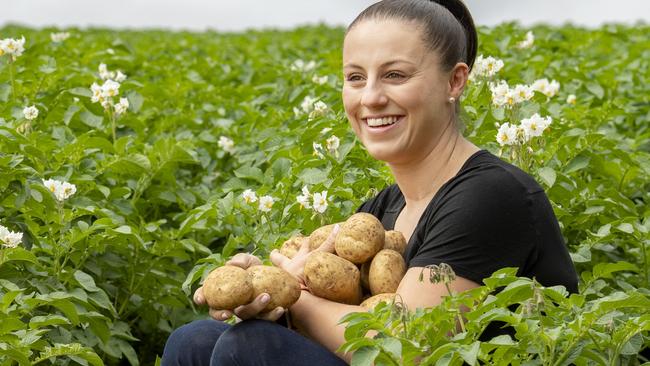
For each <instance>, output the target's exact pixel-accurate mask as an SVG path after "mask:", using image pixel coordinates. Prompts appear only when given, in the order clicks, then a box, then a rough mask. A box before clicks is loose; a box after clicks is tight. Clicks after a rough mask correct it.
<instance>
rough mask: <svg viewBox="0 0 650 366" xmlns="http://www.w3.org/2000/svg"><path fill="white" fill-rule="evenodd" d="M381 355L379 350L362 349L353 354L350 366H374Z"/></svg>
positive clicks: (374, 348)
mask: <svg viewBox="0 0 650 366" xmlns="http://www.w3.org/2000/svg"><path fill="white" fill-rule="evenodd" d="M378 355H379V348H376V347H367V346H365V347H361V348H360V349H358V350H356V351H355V352H354V353H353V354H352V361H351V362H350V366H372V365H373V362H374V361H375V359H376V358H377V356H378Z"/></svg>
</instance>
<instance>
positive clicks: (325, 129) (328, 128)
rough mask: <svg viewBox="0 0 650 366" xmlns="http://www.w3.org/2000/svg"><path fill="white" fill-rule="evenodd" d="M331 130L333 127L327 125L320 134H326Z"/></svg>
mask: <svg viewBox="0 0 650 366" xmlns="http://www.w3.org/2000/svg"><path fill="white" fill-rule="evenodd" d="M330 131H332V128H331V127H325V128H323V129H322V130H320V134H321V135H324V134H326V133H328V132H330Z"/></svg>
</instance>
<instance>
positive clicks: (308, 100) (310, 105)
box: [300, 95, 318, 113]
mask: <svg viewBox="0 0 650 366" xmlns="http://www.w3.org/2000/svg"><path fill="white" fill-rule="evenodd" d="M317 100H318V99H316V98H312V97H310V96H309V95H308V96H306V97H305V99H303V100H302V103H300V108H302V111H303V112H305V113H310V112H311V111H313V110H314V103H316V101H317Z"/></svg>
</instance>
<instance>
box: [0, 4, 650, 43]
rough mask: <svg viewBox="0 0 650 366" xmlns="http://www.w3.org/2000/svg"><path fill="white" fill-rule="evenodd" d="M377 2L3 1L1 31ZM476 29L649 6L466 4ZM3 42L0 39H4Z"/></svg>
mask: <svg viewBox="0 0 650 366" xmlns="http://www.w3.org/2000/svg"><path fill="white" fill-rule="evenodd" d="M374 2H375V1H374V0H273V1H271V0H2V11H1V12H0V25H4V24H6V23H21V24H25V25H30V26H35V27H42V26H48V25H55V26H58V27H67V26H77V27H86V26H108V27H116V28H125V27H129V28H149V27H156V28H167V29H190V30H199V31H200V30H205V29H208V28H210V29H216V30H226V31H238V30H244V29H247V28H266V27H276V28H291V27H294V26H296V25H300V24H307V23H318V22H325V23H328V24H335V25H344V24H347V23H349V22H350V21H351V20H352V19H354V17H355V16H356V15H357V14H358V13H359V12H360V11H361V10H363V9H364V8H365V7H367V6H368V5H370V4H372V3H374ZM466 3H467V5H468V7H469V8H470V11H471V12H472V14H473V16H474V18H475V20H476V23H477V24H484V25H494V24H498V23H500V22H503V21H509V20H518V21H519V22H521V23H522V24H524V25H530V24H533V23H537V22H545V23H551V24H562V23H565V22H572V23H575V24H579V25H586V26H592V27H593V26H598V25H601V24H602V23H604V22H625V23H633V22H635V21H637V20H643V21H645V22H646V23H650V0H617V1H598V0H541V1H540V0H466ZM0 36H1V35H0Z"/></svg>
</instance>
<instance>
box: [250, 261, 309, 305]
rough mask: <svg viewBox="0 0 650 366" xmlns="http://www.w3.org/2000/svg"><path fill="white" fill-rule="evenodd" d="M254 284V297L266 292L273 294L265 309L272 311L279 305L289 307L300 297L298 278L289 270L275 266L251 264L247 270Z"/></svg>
mask: <svg viewBox="0 0 650 366" xmlns="http://www.w3.org/2000/svg"><path fill="white" fill-rule="evenodd" d="M246 271H247V272H248V273H249V275H250V279H251V282H252V284H253V290H254V291H253V292H254V293H253V298H255V297H257V296H259V294H261V293H263V292H266V293H267V294H269V295H270V296H271V301H269V303H268V304H267V305H266V307H265V308H264V311H271V310H273V309H275V308H276V307H278V306H281V307H283V308H285V309H286V308H288V307H290V306H291V305H293V304H294V303H295V302H296V301H298V298H299V297H300V284H299V283H298V280H297V279H296V278H295V277H293V276H292V275H290V274H289V273H288V272H287V271H285V270H284V269H282V268H279V267H273V266H263V265H259V266H251V267H248V269H247V270H246Z"/></svg>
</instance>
